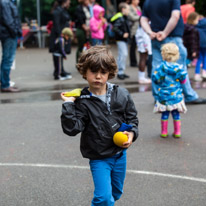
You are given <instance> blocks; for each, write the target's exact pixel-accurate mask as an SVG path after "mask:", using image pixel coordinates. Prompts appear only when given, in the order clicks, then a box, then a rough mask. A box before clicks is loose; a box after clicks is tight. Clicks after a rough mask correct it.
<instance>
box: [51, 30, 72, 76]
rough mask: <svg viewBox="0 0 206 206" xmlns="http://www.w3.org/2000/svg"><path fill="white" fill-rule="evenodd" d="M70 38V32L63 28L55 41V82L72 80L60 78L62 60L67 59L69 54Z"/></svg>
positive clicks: (62, 67) (62, 69) (62, 68)
mask: <svg viewBox="0 0 206 206" xmlns="http://www.w3.org/2000/svg"><path fill="white" fill-rule="evenodd" d="M72 38H73V32H72V30H71V29H70V28H64V29H63V30H62V32H61V36H60V37H58V38H57V39H56V41H55V46H54V52H53V61H54V77H55V80H66V79H71V78H72V77H71V78H68V77H64V76H62V71H64V66H63V60H64V59H67V56H66V55H67V54H69V53H70V50H71V39H72Z"/></svg>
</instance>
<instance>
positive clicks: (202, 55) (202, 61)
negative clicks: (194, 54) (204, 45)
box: [195, 49, 206, 74]
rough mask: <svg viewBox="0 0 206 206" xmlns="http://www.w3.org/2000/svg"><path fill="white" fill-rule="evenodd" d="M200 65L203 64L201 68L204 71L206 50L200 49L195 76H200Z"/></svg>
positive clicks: (205, 67)
mask: <svg viewBox="0 0 206 206" xmlns="http://www.w3.org/2000/svg"><path fill="white" fill-rule="evenodd" d="M201 64H203V65H202V68H203V69H205V70H206V49H200V55H199V58H198V60H197V64H196V68H195V74H200V70H201Z"/></svg>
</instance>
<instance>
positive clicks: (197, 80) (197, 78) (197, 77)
mask: <svg viewBox="0 0 206 206" xmlns="http://www.w3.org/2000/svg"><path fill="white" fill-rule="evenodd" d="M194 81H196V82H201V81H202V77H201V75H200V74H195V76H194Z"/></svg>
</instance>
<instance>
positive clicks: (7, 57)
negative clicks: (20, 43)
mask: <svg viewBox="0 0 206 206" xmlns="http://www.w3.org/2000/svg"><path fill="white" fill-rule="evenodd" d="M1 44H2V61H1V88H2V89H4V88H8V87H9V86H10V83H9V82H10V71H11V66H12V63H13V61H14V58H15V55H16V47H17V38H8V39H5V40H1Z"/></svg>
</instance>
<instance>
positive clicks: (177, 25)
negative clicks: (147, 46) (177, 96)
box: [140, 0, 206, 104]
mask: <svg viewBox="0 0 206 206" xmlns="http://www.w3.org/2000/svg"><path fill="white" fill-rule="evenodd" d="M160 16H161V18H159V17H160ZM140 21H141V25H142V27H143V29H144V30H145V31H146V32H147V33H148V34H149V35H150V38H151V39H152V55H153V56H152V58H153V60H152V73H153V72H154V69H155V68H157V66H158V65H159V64H160V63H161V61H162V56H161V52H160V51H161V47H162V45H163V44H165V43H168V42H173V43H175V44H176V45H177V46H178V47H179V52H180V58H179V60H178V62H177V63H179V64H180V65H183V68H184V70H185V71H187V65H186V60H187V50H186V48H185V47H184V45H183V41H182V36H183V32H184V24H183V20H182V17H181V13H180V1H177V0H170V1H165V0H155V1H154V0H146V1H145V2H144V6H143V15H142V17H141V20H140ZM149 21H151V25H150V24H149ZM182 87H183V93H184V97H185V102H186V103H187V104H206V99H205V98H199V96H198V94H197V92H195V91H194V90H193V88H192V87H191V84H190V80H189V76H188V75H187V81H186V83H185V84H183V85H182ZM152 93H153V96H154V98H155V100H156V99H157V93H158V90H157V85H156V84H155V83H154V82H153V81H152Z"/></svg>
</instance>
